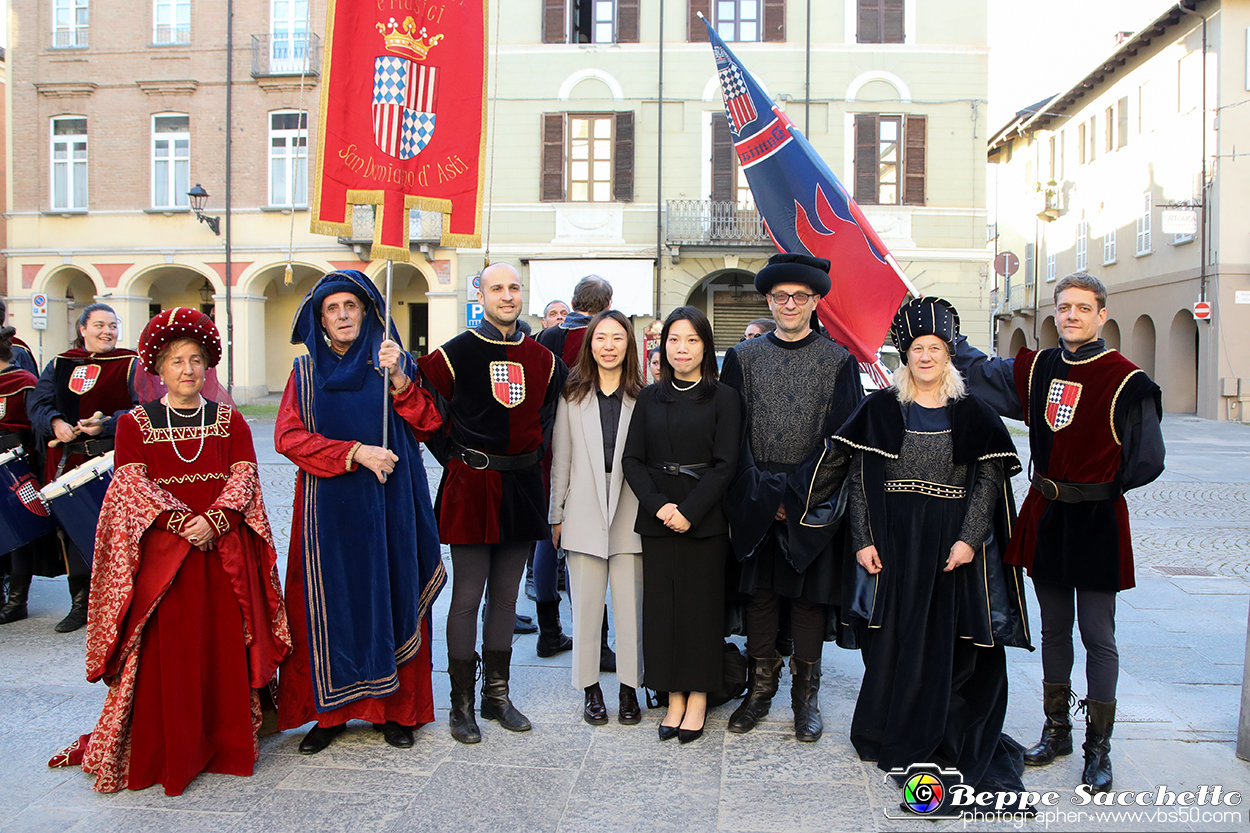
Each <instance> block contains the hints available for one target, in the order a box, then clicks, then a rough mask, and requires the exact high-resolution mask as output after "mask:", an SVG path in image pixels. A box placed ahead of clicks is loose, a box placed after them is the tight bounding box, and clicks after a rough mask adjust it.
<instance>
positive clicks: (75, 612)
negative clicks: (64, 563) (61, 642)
mask: <svg viewBox="0 0 1250 833" xmlns="http://www.w3.org/2000/svg"><path fill="white" fill-rule="evenodd" d="M69 595H70V598H71V599H72V600H73V604H72V605H71V606H70V609H69V613H67V614H66V615H65V618H64V619H62V620H61V621H59V622H57V623H56V629H55V630H56V632H57V633H70V632H72V631H76V630H78V629H79V628H81V627H82V626H83V625H85V624H87V597H88V596H90V595H91V576H69Z"/></svg>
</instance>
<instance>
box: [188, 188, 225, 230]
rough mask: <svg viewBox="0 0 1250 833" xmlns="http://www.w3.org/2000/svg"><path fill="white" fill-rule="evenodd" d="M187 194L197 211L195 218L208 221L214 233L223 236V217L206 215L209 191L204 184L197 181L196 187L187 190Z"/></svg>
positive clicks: (192, 207)
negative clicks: (205, 209) (205, 207)
mask: <svg viewBox="0 0 1250 833" xmlns="http://www.w3.org/2000/svg"><path fill="white" fill-rule="evenodd" d="M187 196H188V197H190V198H191V210H192V211H194V212H195V218H196V219H197V220H199V221H200V222H201V223H208V227H209V228H210V229H212V230H213V234H215V235H217V236H218V237H220V236H221V218H220V217H206V216H204V206H205V205H207V204H208V192H207V191H205V190H204V186H202V185H200V183H198V182H197V183H195V187H194V188H192V189H191V190H190V191H188V192H187Z"/></svg>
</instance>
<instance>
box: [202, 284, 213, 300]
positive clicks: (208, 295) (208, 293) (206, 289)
mask: <svg viewBox="0 0 1250 833" xmlns="http://www.w3.org/2000/svg"><path fill="white" fill-rule="evenodd" d="M212 302H213V285H212V284H211V283H209V282H208V278H205V279H204V284H203V285H202V286H201V287H200V303H203V304H211V303H212Z"/></svg>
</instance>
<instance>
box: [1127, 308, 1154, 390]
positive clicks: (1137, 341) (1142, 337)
mask: <svg viewBox="0 0 1250 833" xmlns="http://www.w3.org/2000/svg"><path fill="white" fill-rule="evenodd" d="M1130 344H1131V345H1132V347H1131V349H1130V351H1129V354H1128V357H1129V359H1130V360H1131V361H1132V362H1133V363H1134V364H1136V365H1137V366H1138V367H1140V368H1141V369H1142V370H1144V371H1146V374H1147V375H1148V376H1150V377H1151V378H1154V375H1155V322H1154V320H1153V319H1151V317H1150V316H1149V315H1143V316H1141V317H1140V318H1138V319H1137V322H1136V323H1135V324H1133V338H1132V341H1131V342H1130Z"/></svg>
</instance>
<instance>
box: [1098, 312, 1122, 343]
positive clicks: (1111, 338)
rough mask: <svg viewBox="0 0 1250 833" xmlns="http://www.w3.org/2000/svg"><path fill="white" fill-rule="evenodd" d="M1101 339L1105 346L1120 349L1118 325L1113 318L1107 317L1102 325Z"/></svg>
mask: <svg viewBox="0 0 1250 833" xmlns="http://www.w3.org/2000/svg"><path fill="white" fill-rule="evenodd" d="M1101 335H1102V340H1103V341H1105V342H1106V343H1107V347H1109V348H1111V349H1112V350H1119V349H1120V325H1119V324H1117V323H1116V321H1115V319H1114V318H1108V319H1107V323H1106V324H1103V325H1102V333H1101Z"/></svg>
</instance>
